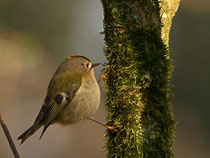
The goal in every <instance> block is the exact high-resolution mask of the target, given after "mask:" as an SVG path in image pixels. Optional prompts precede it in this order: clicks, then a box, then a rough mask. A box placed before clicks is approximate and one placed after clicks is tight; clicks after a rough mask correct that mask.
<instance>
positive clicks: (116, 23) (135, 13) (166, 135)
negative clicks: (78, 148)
mask: <svg viewBox="0 0 210 158" xmlns="http://www.w3.org/2000/svg"><path fill="white" fill-rule="evenodd" d="M101 2H102V4H103V9H104V34H105V48H104V51H105V55H106V57H107V60H108V63H107V64H106V72H107V75H106V77H105V83H106V86H107V100H106V108H107V111H108V116H107V125H111V126H114V127H115V129H116V130H115V131H107V134H106V136H105V139H106V147H107V157H109V158H115V157H119V158H127V157H129V158H137V157H138V158H139V157H145V158H169V157H173V153H172V145H173V138H174V130H175V121H174V117H173V113H172V105H171V99H172V92H171V84H170V81H171V72H172V67H173V66H172V64H171V60H170V58H169V49H168V39H169V37H168V36H169V30H170V26H171V21H172V17H173V16H174V14H175V11H176V9H177V7H178V4H179V0H162V1H158V0H101Z"/></svg>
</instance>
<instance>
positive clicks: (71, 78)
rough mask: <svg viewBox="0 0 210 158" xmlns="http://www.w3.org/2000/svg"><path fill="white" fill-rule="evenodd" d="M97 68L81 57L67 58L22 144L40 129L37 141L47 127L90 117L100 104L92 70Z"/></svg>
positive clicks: (50, 86) (52, 80) (22, 139)
mask: <svg viewBox="0 0 210 158" xmlns="http://www.w3.org/2000/svg"><path fill="white" fill-rule="evenodd" d="M97 65H99V64H93V63H91V61H90V60H89V59H88V58H86V57H85V56H83V55H72V56H68V57H67V59H66V60H64V62H63V63H61V64H60V65H59V67H58V69H57V71H56V72H55V74H54V76H53V77H52V79H51V81H50V84H49V86H48V89H47V96H46V97H45V99H44V103H43V105H42V107H41V110H40V112H39V114H38V116H37V117H36V119H35V121H34V124H33V125H32V126H31V127H30V128H29V129H28V130H26V131H25V132H24V133H23V134H22V135H20V136H19V137H18V140H19V139H20V140H21V144H22V143H23V142H24V141H25V140H26V139H27V138H28V137H30V136H31V135H32V134H34V133H35V132H36V131H37V130H38V129H39V128H40V127H42V126H44V128H43V131H42V134H41V136H40V139H41V137H42V136H43V134H44V132H45V131H46V129H47V128H48V127H49V125H52V124H54V123H59V124H62V125H71V124H74V123H78V122H80V121H83V120H86V119H89V118H91V116H92V115H93V114H94V113H95V111H96V110H97V109H98V107H99V104H100V89H99V85H98V83H97V81H96V78H95V74H94V70H93V68H94V67H95V66H97Z"/></svg>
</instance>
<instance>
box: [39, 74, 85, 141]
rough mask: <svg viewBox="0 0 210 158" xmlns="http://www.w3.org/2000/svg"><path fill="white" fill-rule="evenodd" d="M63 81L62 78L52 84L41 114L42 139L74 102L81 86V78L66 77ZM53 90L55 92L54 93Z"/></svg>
mask: <svg viewBox="0 0 210 158" xmlns="http://www.w3.org/2000/svg"><path fill="white" fill-rule="evenodd" d="M62 79H63V77H62V76H61V77H60V78H56V79H55V80H52V81H51V82H50V85H49V88H48V94H47V97H46V98H45V101H44V104H43V106H42V109H41V111H40V113H39V115H40V118H41V119H42V123H43V125H44V128H43V131H42V134H41V136H40V139H41V137H42V136H43V134H44V132H45V131H46V129H47V128H48V127H49V125H50V124H52V123H53V121H55V119H56V117H57V116H58V115H59V113H60V112H61V111H62V110H63V109H64V108H65V107H66V106H67V105H68V104H69V103H70V102H71V101H72V99H73V98H74V96H75V95H76V93H77V92H78V90H79V88H80V86H81V82H82V81H81V77H78V78H76V79H75V78H73V79H72V78H71V76H70V77H69V78H68V79H66V76H65V80H63V81H62ZM51 86H52V87H51ZM51 90H54V91H53V92H52V91H51ZM53 94H55V95H53ZM39 115H38V116H37V118H38V117H39Z"/></svg>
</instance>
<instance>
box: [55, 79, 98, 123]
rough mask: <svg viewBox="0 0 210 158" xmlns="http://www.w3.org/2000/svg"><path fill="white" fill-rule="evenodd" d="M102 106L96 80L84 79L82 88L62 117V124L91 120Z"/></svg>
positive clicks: (60, 120)
mask: <svg viewBox="0 0 210 158" xmlns="http://www.w3.org/2000/svg"><path fill="white" fill-rule="evenodd" d="M99 104H100V89H99V86H98V83H97V81H96V79H95V78H92V77H86V78H83V79H82V83H81V86H80V88H79V90H78V92H77V93H76V95H75V96H74V98H73V99H72V101H71V102H70V103H69V104H68V105H67V107H66V108H65V109H64V110H63V112H62V114H61V115H60V116H61V117H60V119H59V122H60V123H61V124H72V123H77V122H80V121H83V120H85V119H87V118H90V117H91V115H93V114H94V113H95V111H96V110H97V109H98V107H99Z"/></svg>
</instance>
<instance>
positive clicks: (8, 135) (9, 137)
mask: <svg viewBox="0 0 210 158" xmlns="http://www.w3.org/2000/svg"><path fill="white" fill-rule="evenodd" d="M0 123H1V126H2V128H3V130H4V133H5V135H6V137H7V140H8V142H9V145H10V148H11V149H12V152H13V155H14V157H15V158H20V156H19V154H18V152H17V149H16V147H15V144H14V142H13V140H12V137H11V135H10V133H9V129H8V128H7V126H6V124H5V122H4V120H3V117H2V115H1V113H0Z"/></svg>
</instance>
